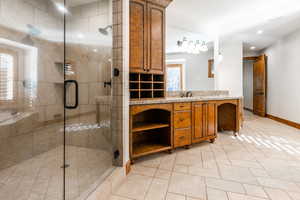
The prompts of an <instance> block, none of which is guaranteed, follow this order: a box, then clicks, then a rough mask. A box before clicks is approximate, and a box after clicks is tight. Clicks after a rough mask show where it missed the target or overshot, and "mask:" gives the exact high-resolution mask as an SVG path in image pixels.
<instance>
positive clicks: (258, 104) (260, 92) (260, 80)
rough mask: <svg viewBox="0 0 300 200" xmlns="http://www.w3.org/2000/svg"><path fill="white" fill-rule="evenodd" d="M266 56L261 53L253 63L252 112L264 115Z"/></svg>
mask: <svg viewBox="0 0 300 200" xmlns="http://www.w3.org/2000/svg"><path fill="white" fill-rule="evenodd" d="M266 84H267V83H266V56H265V55H261V56H259V57H258V59H257V60H256V61H255V62H254V64H253V112H254V114H257V115H259V116H262V117H265V115H266Z"/></svg>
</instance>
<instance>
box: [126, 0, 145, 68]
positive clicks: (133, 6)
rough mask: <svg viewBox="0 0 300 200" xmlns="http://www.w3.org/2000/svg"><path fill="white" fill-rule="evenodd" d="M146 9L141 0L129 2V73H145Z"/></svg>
mask: <svg viewBox="0 0 300 200" xmlns="http://www.w3.org/2000/svg"><path fill="white" fill-rule="evenodd" d="M146 30H147V7H146V3H145V2H144V1H141V0H131V1H130V44H129V45H130V50H129V51H130V52H129V54H130V55H129V56H130V58H129V68H130V72H145V70H146V65H147V35H146V34H147V31H146Z"/></svg>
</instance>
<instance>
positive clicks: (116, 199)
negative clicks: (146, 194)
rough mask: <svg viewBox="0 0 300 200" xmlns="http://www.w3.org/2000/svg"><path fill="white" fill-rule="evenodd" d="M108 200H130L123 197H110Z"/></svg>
mask: <svg viewBox="0 0 300 200" xmlns="http://www.w3.org/2000/svg"><path fill="white" fill-rule="evenodd" d="M109 200H132V199H128V198H125V197H119V196H111V197H110V199H109Z"/></svg>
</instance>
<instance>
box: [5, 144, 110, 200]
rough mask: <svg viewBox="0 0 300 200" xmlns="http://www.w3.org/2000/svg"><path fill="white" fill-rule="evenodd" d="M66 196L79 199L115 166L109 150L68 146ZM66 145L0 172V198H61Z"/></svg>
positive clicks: (34, 199)
mask: <svg viewBox="0 0 300 200" xmlns="http://www.w3.org/2000/svg"><path fill="white" fill-rule="evenodd" d="M66 159H67V162H68V164H70V167H68V168H66V199H67V200H75V199H80V198H81V197H80V196H81V195H83V193H85V192H87V190H89V189H90V187H91V185H93V184H94V183H96V182H97V181H99V179H100V177H101V176H102V175H103V174H105V173H106V172H107V171H108V170H111V169H112V155H111V153H110V152H108V151H104V150H100V149H89V148H83V147H76V146H67V147H66ZM62 164H63V147H62V146H61V147H58V148H55V149H52V150H50V151H48V152H46V153H43V154H40V155H38V156H35V157H33V158H31V159H29V160H26V161H24V162H21V163H19V164H17V165H14V166H13V167H10V168H7V169H4V170H1V171H0V200H62V195H63V194H62V192H63V170H62V168H61V166H62Z"/></svg>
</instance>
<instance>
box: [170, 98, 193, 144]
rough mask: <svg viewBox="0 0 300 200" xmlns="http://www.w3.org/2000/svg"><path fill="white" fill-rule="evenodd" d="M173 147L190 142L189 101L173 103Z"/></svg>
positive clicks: (190, 112) (190, 114)
mask: <svg viewBox="0 0 300 200" xmlns="http://www.w3.org/2000/svg"><path fill="white" fill-rule="evenodd" d="M173 107H174V117H173V118H174V123H173V125H174V148H177V147H182V146H186V147H187V146H189V145H191V144H192V109H191V103H174V106H173Z"/></svg>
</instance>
